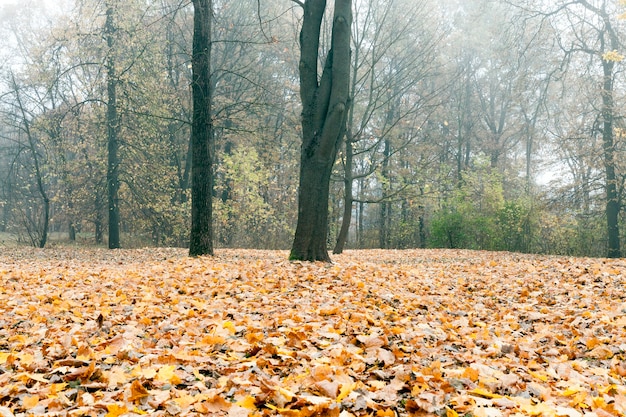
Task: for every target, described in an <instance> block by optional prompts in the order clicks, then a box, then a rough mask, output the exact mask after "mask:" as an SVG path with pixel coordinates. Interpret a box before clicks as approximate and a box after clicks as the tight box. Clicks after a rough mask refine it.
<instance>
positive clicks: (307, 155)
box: [290, 0, 352, 262]
mask: <svg viewBox="0 0 626 417" xmlns="http://www.w3.org/2000/svg"><path fill="white" fill-rule="evenodd" d="M300 4H301V5H302V7H303V8H304V18H303V21H302V28H301V30H300V64H299V71H300V98H301V101H302V147H301V149H300V181H299V194H298V222H297V225H296V232H295V236H294V240H293V245H292V248H291V254H290V259H294V260H307V261H326V262H329V261H330V257H329V255H328V250H327V247H326V243H327V235H328V197H329V188H330V176H331V173H332V169H333V165H334V163H335V159H336V156H337V151H338V149H339V146H340V144H341V140H342V138H343V135H344V134H345V125H346V117H347V113H348V106H349V85H350V83H349V81H350V30H351V24H352V1H351V0H336V1H335V7H334V16H333V23H332V35H331V46H330V50H329V51H328V54H327V56H326V62H325V65H324V69H323V71H322V74H321V77H319V76H318V62H319V59H320V56H319V53H320V50H319V49H320V48H319V46H320V35H321V26H322V21H323V19H324V13H325V11H326V0H306V1H305V2H304V3H300Z"/></svg>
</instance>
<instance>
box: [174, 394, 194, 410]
mask: <svg viewBox="0 0 626 417" xmlns="http://www.w3.org/2000/svg"><path fill="white" fill-rule="evenodd" d="M196 401H197V398H196V397H195V396H192V395H189V394H182V395H181V396H180V397H178V398H174V402H175V403H176V404H178V405H179V406H180V408H187V407H189V406H190V405H191V404H193V403H195V402H196Z"/></svg>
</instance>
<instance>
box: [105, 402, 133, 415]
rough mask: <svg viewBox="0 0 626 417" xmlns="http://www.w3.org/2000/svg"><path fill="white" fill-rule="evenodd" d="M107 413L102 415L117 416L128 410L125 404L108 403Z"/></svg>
mask: <svg viewBox="0 0 626 417" xmlns="http://www.w3.org/2000/svg"><path fill="white" fill-rule="evenodd" d="M107 411H108V412H107V413H106V415H105V416H104V417H119V416H121V415H122V414H126V413H127V412H128V408H126V406H125V405H117V404H109V405H107Z"/></svg>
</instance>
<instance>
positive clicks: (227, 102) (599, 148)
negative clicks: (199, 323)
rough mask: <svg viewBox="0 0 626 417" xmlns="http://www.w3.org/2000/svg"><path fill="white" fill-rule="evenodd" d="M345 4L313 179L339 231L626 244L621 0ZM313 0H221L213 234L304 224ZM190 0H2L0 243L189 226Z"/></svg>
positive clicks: (527, 246)
mask: <svg viewBox="0 0 626 417" xmlns="http://www.w3.org/2000/svg"><path fill="white" fill-rule="evenodd" d="M351 3H352V24H351V26H350V32H351V33H350V35H351V36H350V46H349V49H350V53H349V57H350V62H349V72H350V73H349V74H346V75H349V80H350V81H349V84H348V85H344V87H345V88H346V89H345V90H344V93H343V94H344V97H347V98H349V100H348V102H347V103H348V106H347V111H346V114H345V127H344V130H345V131H344V132H342V133H343V134H342V136H341V143H340V146H339V147H338V148H337V149H335V151H336V157H334V158H333V162H334V165H332V166H331V167H330V168H329V169H330V171H329V174H330V177H329V178H328V179H327V180H325V181H327V182H328V189H329V190H328V195H327V196H325V197H324V198H322V199H323V200H326V199H327V200H328V210H327V211H328V219H327V221H326V223H324V226H325V229H327V230H326V232H327V233H326V234H327V236H326V239H325V240H326V242H325V245H327V246H328V248H329V249H334V252H335V253H341V252H342V250H343V249H344V248H361V249H362V248H383V249H390V248H398V249H400V248H468V249H485V250H507V251H519V252H528V253H539V254H563V255H577V256H581V255H582V256H600V257H602V256H608V257H619V256H620V255H621V253H622V248H623V244H622V241H621V240H620V236H622V235H623V234H624V222H623V217H624V211H623V204H622V194H623V188H624V179H625V178H626V168H625V167H624V165H623V161H624V160H625V158H624V152H625V151H626V149H624V128H625V127H624V122H623V114H622V109H623V108H624V106H623V102H624V99H625V93H626V90H625V88H624V87H625V83H624V81H625V79H624V74H625V73H624V71H623V62H622V59H623V55H622V54H623V52H624V46H623V40H624V39H623V33H624V31H623V29H624V25H625V22H624V19H623V18H622V17H623V16H622V14H623V12H624V7H623V5H622V4H621V2H620V1H618V0H568V1H565V0H559V1H551V2H546V1H539V0H519V1H513V2H509V1H506V0H498V1H492V0H473V1H460V0H442V1H434V0H359V1H353V2H351ZM304 4H305V2H300V1H295V0H284V1H263V0H261V1H251V2H248V1H221V0H214V1H213V2H212V5H211V11H210V13H207V15H210V19H208V20H210V22H211V26H210V33H209V35H210V40H211V42H210V44H211V54H210V73H208V79H209V81H210V82H208V83H207V88H210V89H211V91H212V95H213V97H212V102H211V106H210V110H209V112H208V115H207V117H208V119H207V120H208V121H209V122H210V124H211V133H210V140H211V148H210V149H209V150H207V151H206V152H209V151H210V155H211V159H212V165H211V166H210V169H209V170H208V171H210V172H209V173H210V175H211V176H212V182H211V184H210V186H209V188H210V189H209V191H208V192H209V193H210V195H211V198H210V200H212V204H213V208H212V209H213V211H212V220H211V221H212V226H213V229H214V235H213V236H212V240H213V241H214V243H215V245H216V247H218V248H257V249H286V248H289V246H290V244H291V243H292V241H293V236H294V232H295V229H296V223H297V219H298V189H299V188H300V187H302V186H303V183H299V182H298V181H299V178H300V177H301V175H300V174H301V165H300V162H301V161H300V156H301V155H300V154H301V147H302V140H303V139H302V138H303V133H304V134H305V136H306V132H303V126H304V127H306V126H305V124H303V121H302V117H303V115H304V114H305V113H306V112H305V111H304V110H306V109H303V107H302V106H303V104H302V100H301V98H303V97H304V95H303V94H302V91H301V88H300V87H301V81H302V78H299V77H301V76H302V74H301V73H299V70H300V69H301V68H302V65H300V63H299V60H300V59H301V56H300V55H301V48H300V46H301V45H300V31H301V29H302V24H303V21H304V19H303V6H304ZM311 4H313V3H311ZM337 4H339V3H337ZM332 8H333V7H331V6H330V5H329V6H328V9H329V10H327V12H326V16H325V17H324V19H323V21H322V24H321V31H320V36H319V42H320V45H319V51H316V53H317V52H319V54H320V56H319V57H318V58H319V61H320V63H322V64H323V62H324V60H325V59H327V58H328V55H329V54H328V50H329V47H330V40H331V29H332V27H333V21H332V18H331V17H332V16H331V15H330V13H331V11H332ZM193 11H194V8H193V7H192V4H191V2H189V1H182V0H150V1H136V0H127V1H116V0H107V1H95V0H76V1H70V0H64V1H57V2H46V1H36V0H30V1H24V2H16V3H10V2H9V3H6V4H4V3H1V5H0V36H1V38H2V44H1V48H0V54H1V55H2V56H1V57H0V62H1V65H0V187H1V188H0V211H1V212H0V237H1V240H2V242H3V244H4V245H10V244H13V243H15V242H17V243H25V244H29V245H32V246H36V247H44V246H46V245H50V244H56V243H58V242H63V243H67V242H71V243H75V244H76V245H87V246H94V245H96V246H106V245H107V244H108V245H109V247H113V248H115V247H126V248H133V247H145V246H162V247H187V246H188V245H189V244H190V238H189V236H190V227H191V222H190V214H189V213H190V212H191V211H192V210H191V205H192V204H191V201H192V199H191V193H192V176H193V173H192V171H193V170H192V169H191V166H192V159H193V158H192V147H191V145H190V135H191V130H192V125H193V123H192V121H193V120H192V119H193V117H192V116H193V109H192V107H193V106H192V94H191V93H192V91H191V90H192V88H191V86H192V85H196V83H192V76H193V74H192V73H193V70H194V68H192V67H193V65H192V55H193V52H192V40H193V36H194V33H193V32H194V23H193V20H194V13H193ZM336 55H338V56H339V55H340V54H336ZM341 56H343V57H345V56H346V53H343V54H341ZM320 68H322V67H320ZM319 71H320V72H321V70H319ZM313 76H314V75H313ZM314 77H315V76H314ZM313 81H314V80H313ZM301 96H302V97H301ZM207 108H208V107H207ZM313 133H315V131H314V132H313ZM198 169H200V168H198ZM302 170H304V168H302ZM313 171H315V169H313ZM303 194H307V193H303ZM318 200H319V199H318ZM309 206H310V204H309ZM317 211H318V212H319V211H320V210H317ZM322 211H324V212H325V211H326V210H322ZM322 243H323V242H322ZM324 250H325V248H324Z"/></svg>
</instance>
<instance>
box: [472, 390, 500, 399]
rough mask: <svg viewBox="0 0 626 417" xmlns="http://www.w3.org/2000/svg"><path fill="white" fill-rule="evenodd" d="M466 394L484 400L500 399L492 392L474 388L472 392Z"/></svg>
mask: <svg viewBox="0 0 626 417" xmlns="http://www.w3.org/2000/svg"><path fill="white" fill-rule="evenodd" d="M468 394H470V395H476V396H478V397H484V398H502V395H498V394H494V393H493V392H489V391H487V390H484V389H482V388H474V389H473V390H471V391H468Z"/></svg>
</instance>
